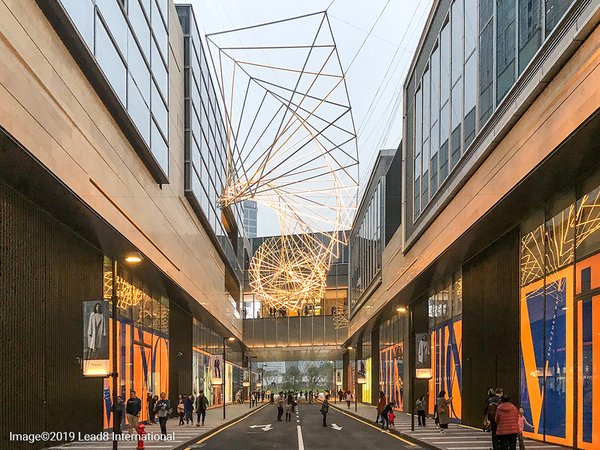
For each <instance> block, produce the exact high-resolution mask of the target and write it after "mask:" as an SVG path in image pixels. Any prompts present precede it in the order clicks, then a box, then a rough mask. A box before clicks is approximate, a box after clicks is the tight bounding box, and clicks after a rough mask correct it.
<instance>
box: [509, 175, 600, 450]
mask: <svg viewBox="0 0 600 450" xmlns="http://www.w3.org/2000/svg"><path fill="white" fill-rule="evenodd" d="M599 186H600V180H599V179H598V177H596V178H595V180H594V181H593V182H590V183H585V184H584V185H582V186H581V188H580V192H581V193H580V194H579V195H578V196H576V195H575V193H574V192H571V193H567V194H565V195H563V196H561V197H559V198H557V199H555V200H554V201H552V202H551V203H549V204H548V206H547V207H546V208H545V209H544V210H541V211H540V212H538V213H537V214H534V215H532V216H531V217H530V218H529V219H528V220H527V221H526V222H524V223H523V225H522V228H521V229H522V234H521V235H522V237H521V298H520V311H521V355H520V362H521V389H520V390H521V396H520V402H521V406H523V408H524V409H525V417H526V418H527V420H528V421H529V422H530V423H531V424H532V425H533V426H534V427H535V431H534V430H526V435H527V436H530V437H534V438H536V439H542V440H546V441H548V442H552V443H557V444H563V445H566V446H571V445H573V442H574V441H575V442H576V443H577V444H576V445H577V448H582V449H592V448H597V447H598V445H600V440H599V438H598V436H600V419H599V418H598V417H596V415H597V411H596V408H595V406H594V405H595V404H597V402H598V399H599V398H600V396H599V395H600V363H599V361H600V356H599V355H600V338H599V336H600V300H599V299H600V295H599V294H600V281H599V280H600V276H598V274H600V258H599V255H600V232H599V230H600V187H599ZM575 336H577V337H576V338H575ZM575 360H577V363H575ZM575 380H577V384H576V383H575ZM576 386H577V390H575V387H576ZM575 421H577V422H575ZM575 423H577V424H578V428H577V429H578V432H577V436H575V435H574V427H573V425H574V424H575Z"/></svg>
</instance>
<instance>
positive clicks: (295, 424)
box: [191, 403, 418, 450]
mask: <svg viewBox="0 0 600 450" xmlns="http://www.w3.org/2000/svg"><path fill="white" fill-rule="evenodd" d="M320 407H321V405H320V403H312V404H307V403H301V404H300V405H298V406H297V407H296V411H297V414H292V421H291V422H285V421H284V422H277V408H276V407H275V405H267V406H266V407H264V408H262V409H261V410H259V411H257V412H256V413H254V414H252V415H250V416H247V417H246V418H244V419H241V420H240V421H238V422H235V423H234V424H233V425H231V426H229V427H228V428H225V429H223V430H221V431H220V432H218V433H216V434H214V435H212V436H210V437H208V438H205V439H203V440H201V441H200V442H199V443H197V444H193V445H192V446H191V448H192V449H203V450H213V449H214V450H225V449H227V450H230V449H244V450H246V449H269V448H279V449H282V448H284V449H287V450H293V449H298V450H318V449H352V450H361V449H365V450H367V449H368V450H371V449H374V448H376V449H388V448H389V449H392V448H394V449H398V448H400V449H401V448H412V449H416V448H418V447H416V446H410V445H408V444H407V443H405V442H403V441H402V440H400V439H399V438H397V437H396V436H394V435H391V434H389V433H383V432H381V430H380V429H379V428H378V427H376V426H375V425H374V424H372V423H371V424H367V423H365V422H363V421H361V420H358V419H355V418H353V417H350V416H347V415H345V414H342V413H340V412H338V411H336V410H334V409H333V408H330V409H329V414H327V425H328V426H327V428H325V427H323V416H322V415H321V413H320ZM283 419H284V420H285V414H284V415H283Z"/></svg>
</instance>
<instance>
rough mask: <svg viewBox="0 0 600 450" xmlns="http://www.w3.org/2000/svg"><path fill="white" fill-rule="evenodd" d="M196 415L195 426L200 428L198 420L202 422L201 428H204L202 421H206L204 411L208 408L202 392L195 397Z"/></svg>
mask: <svg viewBox="0 0 600 450" xmlns="http://www.w3.org/2000/svg"><path fill="white" fill-rule="evenodd" d="M195 406H196V415H197V421H196V426H197V427H199V426H200V420H202V426H204V419H206V409H207V408H208V399H207V398H206V396H205V395H204V391H200V394H198V397H196V405H195Z"/></svg>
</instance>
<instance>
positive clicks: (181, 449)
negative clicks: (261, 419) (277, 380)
mask: <svg viewBox="0 0 600 450" xmlns="http://www.w3.org/2000/svg"><path fill="white" fill-rule="evenodd" d="M268 405H269V403H265V404H264V405H260V406H259V407H257V408H254V409H251V410H249V411H248V412H246V413H244V414H242V415H241V416H238V417H236V418H235V419H231V420H230V421H228V422H225V423H222V424H221V425H219V426H218V427H216V428H213V429H212V430H208V431H207V432H206V433H204V434H199V435H197V436H196V437H194V438H193V439H190V440H188V441H187V442H183V443H182V444H180V445H178V446H177V447H173V448H172V449H171V450H185V449H187V448H190V447H192V446H193V445H194V444H196V442H197V441H199V440H201V439H206V438H208V437H210V436H212V435H213V434H215V433H217V432H219V431H220V430H222V429H223V428H225V427H228V426H229V425H231V424H232V423H234V422H237V421H240V420H242V419H245V418H246V417H247V416H249V415H250V414H253V413H255V412H257V411H260V410H261V409H263V408H264V407H266V406H268Z"/></svg>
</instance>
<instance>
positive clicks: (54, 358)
mask: <svg viewBox="0 0 600 450" xmlns="http://www.w3.org/2000/svg"><path fill="white" fill-rule="evenodd" d="M101 297H102V255H101V253H99V252H98V251H97V250H96V249H95V248H93V247H92V246H91V245H90V244H88V243H87V242H85V241H84V240H83V239H81V238H80V237H79V236H77V235H76V234H74V233H73V232H71V231H70V230H69V229H68V228H66V227H65V226H64V225H63V224H61V223H60V222H58V221H57V220H55V219H54V218H52V217H51V216H50V215H48V214H47V213H46V212H44V211H43V210H41V209H40V208H38V207H37V206H35V205H34V204H33V203H31V202H30V201H28V200H27V199H26V198H24V197H23V196H21V195H20V194H19V193H17V192H16V191H14V190H13V189H12V188H10V187H9V186H7V185H6V184H4V183H3V182H2V181H0V298H1V299H2V302H1V303H0V361H1V363H0V396H1V397H0V398H1V402H2V404H3V405H9V406H7V409H6V411H5V412H6V413H5V414H3V415H2V416H3V417H2V420H0V436H1V437H0V440H1V441H0V442H1V444H0V447H1V448H3V449H5V448H15V449H19V448H27V449H32V448H41V447H43V446H44V443H36V444H28V443H18V442H9V441H8V434H9V432H11V431H12V432H14V433H19V432H27V433H38V432H42V431H82V432H89V433H92V432H93V433H98V432H100V431H102V425H103V424H102V388H103V384H102V380H101V379H83V378H82V376H81V370H80V365H79V361H78V359H77V358H78V357H81V356H82V334H83V332H82V323H81V301H82V300H84V299H94V298H101ZM47 445H49V443H48V444H47Z"/></svg>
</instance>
